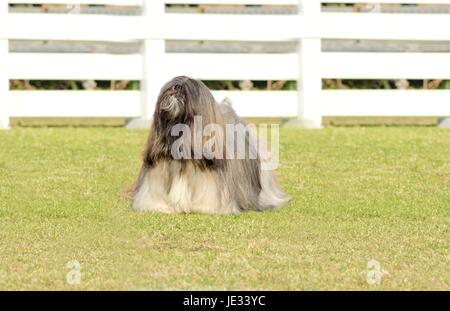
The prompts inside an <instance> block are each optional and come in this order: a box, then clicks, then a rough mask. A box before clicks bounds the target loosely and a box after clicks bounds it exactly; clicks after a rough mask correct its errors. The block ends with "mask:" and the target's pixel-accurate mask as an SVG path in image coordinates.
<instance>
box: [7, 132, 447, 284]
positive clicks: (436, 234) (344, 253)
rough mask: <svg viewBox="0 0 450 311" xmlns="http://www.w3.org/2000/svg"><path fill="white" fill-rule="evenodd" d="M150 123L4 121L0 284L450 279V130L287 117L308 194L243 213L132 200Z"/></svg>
mask: <svg viewBox="0 0 450 311" xmlns="http://www.w3.org/2000/svg"><path fill="white" fill-rule="evenodd" d="M146 136H147V133H146V131H141V130H126V129H123V128H29V129H23V128H22V129H20V128H16V129H13V130H11V131H7V132H0V289H3V290H12V289H33V290H35V289H275V290H280V289H287V290H317V289H362V290H368V289H376V290H386V289H401V290H406V289H417V290H419V289H438V290H449V289H450V269H449V268H450V246H449V243H450V231H449V224H450V131H449V130H444V129H437V128H423V127H422V128H420V127H397V128H387V127H371V128H364V127H363V128H326V129H324V130H320V131H304V130H294V129H282V133H281V143H282V146H281V167H280V169H279V172H278V176H279V178H278V179H279V182H280V184H281V185H282V186H283V187H284V188H285V189H286V190H287V192H289V193H290V194H292V195H293V196H294V197H295V199H294V200H293V201H292V202H291V203H290V204H288V205H287V206H285V207H284V208H282V209H278V210H274V211H269V212H264V213H257V212H251V213H245V214H240V215H235V216H214V215H162V214H152V213H147V214H137V213H134V212H133V211H131V209H130V203H129V201H128V200H127V199H126V198H125V197H124V196H123V195H122V192H123V190H124V189H126V188H127V187H128V186H129V185H131V184H132V183H133V180H134V178H135V176H136V174H137V171H138V167H139V158H140V151H141V149H142V148H143V144H144V141H145V138H146ZM371 259H375V260H377V261H378V262H380V264H381V267H382V269H383V270H385V271H386V274H385V276H384V277H383V279H382V283H381V285H379V286H376V285H368V284H367V281H366V277H367V263H368V261H369V260H371ZM70 260H78V261H79V262H80V264H81V273H82V280H81V284H80V285H68V284H67V283H66V274H67V273H68V272H69V269H68V268H67V267H66V263H67V262H68V261H70Z"/></svg>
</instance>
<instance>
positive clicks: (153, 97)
mask: <svg viewBox="0 0 450 311" xmlns="http://www.w3.org/2000/svg"><path fill="white" fill-rule="evenodd" d="M164 14H165V0H144V1H143V15H144V18H145V20H146V21H151V20H152V19H160V18H162V17H163V16H164ZM145 24H146V25H147V27H152V26H151V25H155V24H154V23H145ZM141 49H142V50H141V54H142V63H143V77H142V79H141V116H140V118H139V119H135V120H132V121H131V122H129V123H128V124H127V127H128V128H148V127H150V125H151V121H152V117H153V111H154V109H155V104H156V101H157V98H158V94H159V91H160V89H161V87H162V84H163V83H164V81H162V80H161V77H163V76H164V75H163V73H164V71H163V70H164V68H163V67H162V64H163V62H164V55H165V49H166V48H165V41H164V40H160V39H158V40H155V39H145V40H144V41H143V42H142V48H141Z"/></svg>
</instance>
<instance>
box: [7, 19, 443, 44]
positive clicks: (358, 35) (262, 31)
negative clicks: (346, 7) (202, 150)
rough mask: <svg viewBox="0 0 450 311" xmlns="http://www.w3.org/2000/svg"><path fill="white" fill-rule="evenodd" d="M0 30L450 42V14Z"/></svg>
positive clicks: (37, 22) (14, 24)
mask: <svg viewBox="0 0 450 311" xmlns="http://www.w3.org/2000/svg"><path fill="white" fill-rule="evenodd" d="M6 25H8V26H6ZM23 25H33V27H31V28H28V27H23ZM98 25H102V27H97V26H98ZM180 25H182V26H180ZM205 25H210V26H205ZM249 25H251V27H249ZM355 25H357V27H355ZM0 27H1V28H0V38H8V39H28V40H38V39H47V40H86V41H132V40H142V39H166V40H172V39H177V40H231V41H293V40H298V39H299V38H329V39H376V40H427V41H449V40H450V32H449V31H447V30H448V29H450V18H449V17H448V16H447V14H365V13H321V14H320V16H317V17H313V18H310V17H304V16H301V15H300V16H297V15H269V16H267V15H229V14H176V13H172V14H166V15H164V17H162V18H159V17H155V18H152V17H142V16H105V15H91V14H89V15H75V14H26V13H16V14H9V15H8V18H6V19H5V20H0ZM180 27H182V30H183V31H180Z"/></svg>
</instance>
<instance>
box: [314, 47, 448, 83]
mask: <svg viewBox="0 0 450 311" xmlns="http://www.w3.org/2000/svg"><path fill="white" fill-rule="evenodd" d="M318 65H319V66H320V72H321V76H322V78H340V79H450V53H367V52H360V53H339V52H337V53H322V54H321V57H320V63H319V64H318Z"/></svg>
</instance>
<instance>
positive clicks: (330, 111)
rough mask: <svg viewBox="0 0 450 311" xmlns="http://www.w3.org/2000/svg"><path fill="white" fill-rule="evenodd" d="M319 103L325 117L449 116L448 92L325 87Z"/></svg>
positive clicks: (449, 101)
mask: <svg viewBox="0 0 450 311" xmlns="http://www.w3.org/2000/svg"><path fill="white" fill-rule="evenodd" d="M321 104H322V109H323V113H324V115H326V116H359V117H361V116H373V117H376V116H401V117H424V116H430V117H438V116H450V91H447V90H405V91H404V90H392V91H390V90H389V91H380V90H327V91H323V92H322V96H321Z"/></svg>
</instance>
